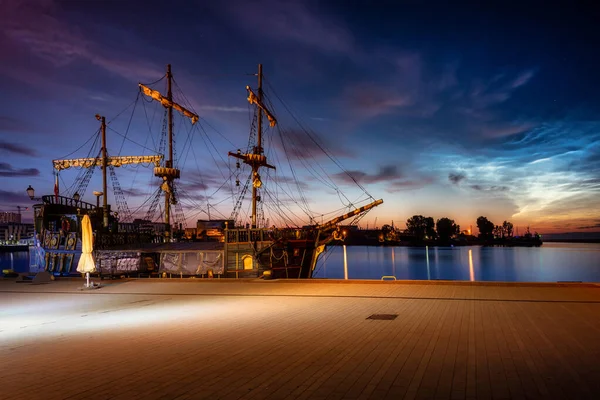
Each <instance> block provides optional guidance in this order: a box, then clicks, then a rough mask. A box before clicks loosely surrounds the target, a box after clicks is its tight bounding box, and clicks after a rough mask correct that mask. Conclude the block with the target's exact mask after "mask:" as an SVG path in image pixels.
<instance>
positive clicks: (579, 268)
mask: <svg viewBox="0 0 600 400" xmlns="http://www.w3.org/2000/svg"><path fill="white" fill-rule="evenodd" d="M346 251H347V258H348V278H349V279H381V277H382V276H384V275H387V276H395V277H396V279H415V280H435V279H445V280H464V281H510V282H557V281H582V282H600V244H598V243H545V244H544V245H543V246H541V247H480V246H472V247H471V246H469V247H431V248H429V249H427V250H426V249H425V248H423V247H367V246H348V247H347V248H346ZM343 257H344V256H343V249H342V247H341V246H335V247H331V248H328V249H327V252H326V253H324V254H323V255H322V256H321V258H320V260H319V263H318V264H317V267H316V269H315V272H316V273H315V277H316V278H330V279H344V258H343Z"/></svg>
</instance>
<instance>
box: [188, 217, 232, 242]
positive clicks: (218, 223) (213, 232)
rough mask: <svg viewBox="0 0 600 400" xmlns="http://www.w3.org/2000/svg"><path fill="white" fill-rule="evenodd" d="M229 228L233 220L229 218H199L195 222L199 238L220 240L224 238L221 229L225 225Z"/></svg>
mask: <svg viewBox="0 0 600 400" xmlns="http://www.w3.org/2000/svg"><path fill="white" fill-rule="evenodd" d="M226 224H227V225H228V226H229V228H233V227H234V221H233V220H229V219H211V220H204V219H199V220H198V221H197V222H196V235H197V238H198V239H200V240H215V241H219V242H222V241H223V240H224V234H223V231H224V230H225V225H226Z"/></svg>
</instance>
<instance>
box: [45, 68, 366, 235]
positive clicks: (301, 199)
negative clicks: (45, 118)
mask: <svg viewBox="0 0 600 400" xmlns="http://www.w3.org/2000/svg"><path fill="white" fill-rule="evenodd" d="M254 75H255V76H256V77H257V78H258V86H257V88H256V89H253V88H252V87H250V86H246V88H245V89H246V96H247V100H248V108H249V113H250V116H251V124H250V136H249V140H248V146H247V148H246V149H244V151H242V150H241V149H240V150H238V151H236V150H234V151H233V152H229V155H230V156H232V157H231V158H230V161H227V160H225V159H224V155H225V154H226V153H227V151H225V150H224V149H225V148H228V150H231V149H232V146H233V143H232V141H231V140H230V139H227V137H226V135H223V134H222V133H221V132H220V130H218V129H217V128H215V127H214V126H213V124H211V123H209V122H208V120H207V119H206V118H201V117H200V116H199V115H198V113H196V111H195V110H194V107H193V106H192V104H191V103H190V102H189V100H188V99H187V97H186V96H185V95H184V94H183V91H182V90H181V88H180V87H179V85H178V84H177V82H176V81H175V79H174V78H173V76H172V74H171V71H170V66H169V67H167V73H166V74H165V75H164V76H163V77H162V78H161V79H159V80H158V81H156V82H153V83H150V84H140V85H139V88H140V92H139V93H138V95H137V97H136V99H135V101H134V102H133V103H132V104H130V105H129V106H128V107H127V108H126V109H125V110H124V111H122V112H121V113H119V115H121V114H123V113H124V112H125V111H126V110H127V109H129V108H132V112H131V115H130V116H129V118H128V121H127V124H126V129H125V132H124V133H121V132H120V131H119V130H118V128H116V127H114V125H111V121H109V122H108V123H106V122H103V124H102V125H101V128H100V129H99V130H98V131H97V132H96V134H95V135H94V136H92V138H94V137H95V140H94V141H93V143H92V146H91V149H90V151H89V152H88V154H87V157H82V158H75V159H61V160H55V161H54V167H55V168H56V170H57V171H62V170H64V169H66V168H69V167H80V168H81V170H80V173H79V174H78V175H77V177H76V178H75V183H74V184H73V185H72V186H71V187H70V188H68V189H67V191H66V195H67V196H73V194H74V193H75V192H78V194H80V195H81V196H83V195H84V194H85V191H86V189H87V187H88V185H89V184H90V181H91V178H92V174H93V171H94V170H95V169H96V168H95V167H101V166H102V165H103V164H105V165H106V166H105V168H102V169H103V171H104V172H106V173H108V172H109V171H110V178H111V179H110V180H111V182H112V184H113V192H114V201H115V202H116V205H117V209H118V212H119V216H120V220H121V221H125V222H128V221H131V220H132V219H133V218H134V217H138V218H139V217H140V216H143V217H145V218H144V219H146V220H150V221H155V220H156V218H157V217H158V218H160V219H161V220H162V221H164V222H165V224H166V226H167V227H168V228H167V229H166V231H167V234H168V232H169V230H170V227H171V226H172V223H173V222H175V223H176V224H177V225H180V224H181V226H183V225H187V224H186V221H187V223H190V222H195V220H196V219H198V217H200V216H202V215H204V216H207V217H208V219H211V214H212V217H213V218H214V217H217V218H222V219H233V220H234V221H235V224H236V225H237V226H244V225H246V224H247V225H248V226H252V227H268V226H278V227H301V226H305V225H310V226H318V225H323V224H324V222H325V221H327V220H330V219H331V218H333V217H335V216H337V215H340V214H343V213H347V212H351V211H353V210H356V209H359V208H360V207H362V206H364V205H366V204H371V203H373V201H374V200H375V199H374V198H373V197H372V196H371V195H370V194H369V193H368V192H367V190H366V189H365V188H364V187H362V186H361V185H360V183H359V182H358V181H356V179H354V177H352V176H351V175H350V174H348V173H347V172H345V171H344V169H343V168H342V164H341V162H340V160H338V159H337V158H336V157H335V155H334V153H333V152H331V151H329V150H327V146H326V145H325V144H324V142H323V141H322V140H321V139H319V137H318V135H317V134H316V133H315V132H313V131H312V130H310V129H309V128H308V127H307V126H306V125H305V124H304V123H302V122H301V121H300V119H299V118H298V116H297V114H296V113H295V112H293V111H292V109H291V107H290V105H288V104H287V103H285V102H284V101H283V100H282V98H281V96H279V94H278V93H277V92H275V90H274V88H273V86H272V85H271V83H270V81H269V80H268V79H266V78H265V77H264V76H263V73H262V67H260V66H259V70H258V73H257V74H254ZM161 82H163V83H166V90H165V91H164V92H162V93H166V95H163V94H161V91H159V90H157V89H155V88H153V87H155V86H156V85H157V84H159V83H161ZM175 96H177V98H175ZM138 103H141V104H142V105H143V116H144V117H145V123H146V125H147V127H148V129H147V131H148V133H147V134H145V135H144V139H145V140H144V142H143V144H142V143H140V141H139V140H138V141H136V140H134V139H132V136H134V135H131V134H130V133H131V131H132V130H131V129H130V128H131V126H132V121H134V122H138V123H139V122H140V118H139V117H138V118H137V119H134V113H135V111H136V109H137V110H140V107H137V105H138ZM161 108H162V109H164V111H163V112H161V111H159V110H160V109H161ZM173 110H176V111H178V114H179V115H181V120H180V123H179V122H174V115H173ZM278 111H281V114H279V113H278ZM156 116H162V123H161V124H160V127H161V128H160V129H154V128H153V127H154V125H155V120H156ZM282 116H283V118H282ZM263 118H264V119H265V120H263ZM143 120H144V118H142V121H143ZM263 122H266V123H264V124H263ZM288 124H290V125H295V127H293V128H290V127H287V126H285V125H288ZM134 125H135V124H134ZM282 125H284V126H282ZM107 129H108V130H109V133H110V134H111V135H112V134H113V133H114V134H118V135H119V136H122V137H123V142H122V144H121V146H120V149H119V151H118V153H117V155H116V156H112V155H111V154H110V152H109V151H108V149H107V146H106V144H104V145H99V143H98V142H99V138H101V136H102V135H101V134H102V132H104V136H105V135H106V130H107ZM221 129H223V128H221ZM133 131H134V132H138V130H135V129H133ZM153 131H154V132H157V131H160V138H159V139H158V140H156V139H155V137H154V134H153ZM215 133H216V135H215ZM183 134H185V135H186V136H184V137H183V138H182V137H181V136H182V135H183ZM138 137H139V135H138ZM92 138H90V140H88V142H86V144H87V143H89V142H90V141H91V139H92ZM198 138H200V140H201V144H202V146H194V139H196V142H198V140H197V139H198ZM182 139H183V140H182ZM149 140H150V141H151V142H152V143H151V144H150V143H149ZM126 142H127V143H135V144H137V145H139V146H140V147H142V149H143V150H144V153H146V151H147V150H151V152H152V153H153V154H152V155H142V156H121V151H122V149H123V145H124V144H125V143H126ZM110 143H113V142H112V141H110ZM152 147H153V149H152ZM233 149H235V147H233ZM78 150H79V149H78ZM178 150H179V151H178ZM315 152H317V153H319V154H315ZM207 154H209V155H210V157H207V156H206V155H207ZM190 157H192V158H193V161H195V163H196V168H195V169H196V171H194V168H193V165H190V164H191V160H188V159H189V158H190ZM202 159H204V160H207V161H208V162H204V163H202V162H201V161H199V160H202ZM231 160H232V161H233V162H232V161H231ZM267 160H269V161H268V162H267ZM323 160H325V161H327V162H328V163H329V164H331V165H332V166H333V167H335V168H336V169H337V170H339V171H340V172H339V173H338V174H336V175H331V173H330V172H328V171H327V168H326V166H324V165H323ZM240 161H241V162H240ZM140 164H154V165H155V169H154V175H155V176H157V177H159V178H160V179H161V180H162V182H161V184H160V185H157V184H156V183H155V182H154V183H151V185H149V186H148V187H150V188H151V189H149V191H148V189H146V190H145V191H146V196H147V199H146V200H145V201H144V202H143V203H141V205H140V204H137V205H136V207H137V208H134V209H133V210H130V209H129V207H128V204H127V200H126V195H125V194H126V193H127V192H138V193H139V192H141V191H143V190H140V189H139V187H142V188H144V187H145V185H143V184H141V185H140V184H139V181H138V178H137V168H135V167H136V166H137V165H140ZM201 164H202V165H201ZM120 166H131V167H133V168H135V174H134V176H133V180H132V181H131V185H130V188H129V189H125V190H123V189H122V188H121V185H120V183H119V180H118V179H117V174H116V173H115V168H116V167H120ZM184 167H185V170H184V173H183V178H182V183H181V184H176V180H177V179H179V178H180V175H181V172H180V169H183V168H184ZM190 167H192V168H190ZM342 174H347V175H346V179H344V181H345V182H349V181H353V183H354V186H355V187H358V188H359V190H360V192H361V194H360V195H358V196H356V195H354V197H351V196H350V195H349V194H347V193H345V192H344V191H342V189H341V188H340V186H339V185H338V183H340V179H339V176H341V175H342ZM130 175H131V174H130ZM105 176H106V174H105ZM311 184H318V185H319V187H320V189H319V191H318V192H315V190H314V188H311ZM106 185H107V183H104V184H103V187H104V189H105V190H104V193H106V191H107V188H106ZM250 194H251V197H252V201H251V202H250V204H246V202H245V201H244V200H246V197H248V196H249V195H250ZM315 195H316V196H317V197H319V198H315ZM325 195H328V196H329V197H334V198H337V200H338V202H339V203H341V204H340V206H339V207H337V208H336V209H335V210H332V211H323V210H321V209H320V207H321V206H320V205H316V204H317V203H319V202H320V201H321V200H322V197H324V196H325ZM107 197H108V196H107V195H106V194H105V195H104V198H103V202H104V204H105V205H106V203H105V202H107V201H108V198H107ZM162 198H164V202H161V199H162ZM311 200H312V201H311ZM161 203H162V204H163V206H162V208H161ZM228 204H231V208H230V207H227V205H228ZM106 209H107V208H106V207H105V210H106ZM184 209H185V210H186V212H187V215H185V216H184ZM227 209H229V210H231V209H233V211H231V212H228V211H226V210H227ZM364 211H368V210H364ZM160 215H162V217H160ZM364 215H365V212H360V213H356V214H355V215H352V217H354V218H355V219H354V221H352V222H351V223H356V222H357V220H358V219H360V218H362V217H363V216H364Z"/></svg>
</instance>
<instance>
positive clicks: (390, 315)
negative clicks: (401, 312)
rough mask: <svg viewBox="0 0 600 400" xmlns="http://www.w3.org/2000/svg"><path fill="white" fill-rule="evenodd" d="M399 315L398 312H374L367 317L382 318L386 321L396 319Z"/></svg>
mask: <svg viewBox="0 0 600 400" xmlns="http://www.w3.org/2000/svg"><path fill="white" fill-rule="evenodd" d="M397 316H398V314H373V315H369V316H368V317H367V319H380V320H384V321H391V320H393V319H396V317H397Z"/></svg>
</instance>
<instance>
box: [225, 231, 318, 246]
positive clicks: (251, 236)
mask: <svg viewBox="0 0 600 400" xmlns="http://www.w3.org/2000/svg"><path fill="white" fill-rule="evenodd" d="M225 233H226V234H225V237H226V240H227V243H247V242H264V241H274V240H281V239H283V240H314V239H315V235H316V232H314V231H312V230H304V229H292V228H284V229H277V228H255V229H253V228H233V229H227V230H225Z"/></svg>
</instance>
